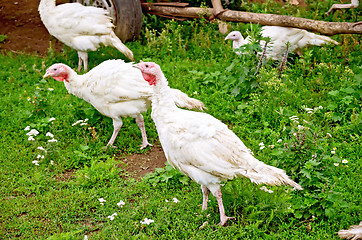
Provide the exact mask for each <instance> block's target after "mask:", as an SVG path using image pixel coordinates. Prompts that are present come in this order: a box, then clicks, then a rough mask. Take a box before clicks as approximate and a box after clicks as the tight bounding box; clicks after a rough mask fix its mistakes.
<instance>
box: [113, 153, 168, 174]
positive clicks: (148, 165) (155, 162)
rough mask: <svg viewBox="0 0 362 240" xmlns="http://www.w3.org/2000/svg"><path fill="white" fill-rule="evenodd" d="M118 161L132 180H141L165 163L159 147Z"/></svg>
mask: <svg viewBox="0 0 362 240" xmlns="http://www.w3.org/2000/svg"><path fill="white" fill-rule="evenodd" d="M118 159H119V160H120V161H122V164H120V165H121V167H122V168H124V167H123V166H126V168H125V171H127V173H128V174H129V175H130V176H129V177H133V178H142V177H143V176H144V175H146V174H147V173H149V172H154V171H155V169H156V168H162V167H164V166H165V162H166V161H167V160H166V157H165V154H164V153H163V150H162V147H161V146H153V147H151V149H150V151H148V152H147V153H146V154H141V153H139V154H134V155H130V156H127V157H122V158H118Z"/></svg>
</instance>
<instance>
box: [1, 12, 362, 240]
mask: <svg viewBox="0 0 362 240" xmlns="http://www.w3.org/2000/svg"><path fill="white" fill-rule="evenodd" d="M313 6H314V5H313ZM291 8H292V9H294V8H293V7H291ZM324 8H325V9H326V10H327V9H328V8H327V7H325V6H324ZM324 8H323V11H324ZM257 9H258V11H261V9H263V8H262V7H260V8H257ZM264 9H265V8H264ZM283 11H284V8H283ZM285 11H286V10H285ZM321 11H322V10H321ZM347 11H351V12H353V13H355V11H356V10H347ZM298 14H301V13H298ZM303 14H304V15H302V16H304V17H308V15H306V14H308V13H307V12H303ZM336 16H338V14H337V13H336V14H334V15H333V16H332V17H334V18H336ZM343 16H346V18H347V15H343ZM310 18H311V17H310ZM325 20H330V19H329V18H327V19H325ZM145 23H146V24H145V28H144V29H143V33H144V35H143V38H141V39H140V40H138V41H136V42H132V43H127V45H128V46H129V48H130V49H132V51H133V52H134V55H135V58H136V59H137V60H138V61H139V60H141V59H142V60H144V61H146V60H150V61H154V62H156V63H158V64H159V65H160V66H161V68H162V69H163V71H164V73H165V76H166V77H167V78H168V80H169V83H170V85H171V86H172V87H175V88H179V89H181V90H182V91H184V92H186V93H187V94H189V95H190V96H193V97H196V98H198V99H200V100H202V101H204V103H205V104H206V106H207V107H208V110H207V112H208V113H209V114H211V115H213V116H215V117H217V118H218V119H220V120H221V121H223V122H224V123H226V124H227V125H228V126H229V127H230V128H231V129H232V130H233V131H234V132H235V133H236V134H237V135H238V136H239V137H240V138H241V139H242V140H243V142H244V143H245V144H246V145H247V146H248V147H250V149H251V150H252V151H253V152H254V154H255V156H256V157H257V158H258V159H260V160H262V161H264V162H266V163H268V164H271V165H273V166H277V167H280V168H283V169H285V170H286V171H287V173H288V174H289V175H290V176H291V177H292V178H293V179H295V180H296V181H298V182H299V183H301V185H302V186H303V187H304V188H305V190H304V191H301V192H297V191H291V189H290V188H288V187H268V188H269V189H272V190H273V191H274V193H273V194H269V193H266V192H264V191H261V190H260V189H259V188H260V186H257V185H255V184H252V183H250V181H249V180H247V179H235V180H233V181H230V182H228V183H226V185H225V186H224V187H223V194H224V204H225V207H226V212H227V214H228V215H230V216H235V217H236V221H232V222H230V224H229V226H228V227H220V226H218V225H217V224H218V222H219V213H218V207H217V203H216V200H215V198H214V197H211V198H210V203H209V208H208V210H207V211H206V212H202V211H201V203H202V194H201V191H200V187H199V186H198V185H197V184H196V183H194V182H192V181H190V180H188V179H187V178H185V177H184V176H183V175H181V174H180V173H178V172H177V171H176V170H174V169H172V168H171V167H169V166H168V167H166V168H164V169H162V170H161V169H160V170H157V171H156V172H155V173H152V174H150V175H148V176H147V177H146V178H144V179H143V180H142V181H138V180H135V179H132V178H128V174H127V172H125V171H124V168H125V166H124V165H123V164H121V163H120V162H119V161H117V160H115V156H126V155H129V154H132V153H145V152H147V151H148V150H142V151H141V150H139V145H140V143H141V134H140V132H139V129H138V127H137V125H136V123H135V121H134V120H133V119H131V118H126V119H124V125H123V128H122V130H121V132H120V135H119V136H118V138H117V140H116V145H117V146H119V148H118V149H113V150H110V151H103V147H104V145H105V144H106V143H107V141H108V139H109V137H110V135H111V132H112V128H113V127H112V121H111V119H109V118H107V117H104V116H102V115H101V114H99V113H98V112H97V111H96V110H94V109H93V107H92V106H91V105H89V104H88V103H86V102H84V101H82V100H80V99H78V98H76V97H74V96H72V95H69V94H68V93H67V92H66V89H65V88H64V86H63V84H62V83H60V82H57V81H55V80H53V79H47V80H43V79H42V76H43V74H44V73H45V69H46V68H47V67H48V66H50V65H51V64H53V63H55V62H63V63H66V64H68V65H70V66H72V67H73V68H75V67H76V64H77V55H76V52H75V51H73V50H71V49H69V48H66V47H65V51H64V53H63V54H60V53H57V52H53V51H52V50H50V51H49V56H47V57H44V58H39V57H34V56H28V55H15V54H12V53H6V54H5V53H4V54H2V55H0V61H1V63H2V64H1V65H0V80H1V82H2V83H3V84H2V88H1V94H0V99H1V102H2V107H1V111H0V117H1V122H0V126H1V127H0V131H1V136H2V137H1V140H0V141H1V142H0V143H1V146H2V151H1V152H0V163H1V164H0V182H1V184H0V197H1V199H2V201H1V202H0V209H1V212H0V222H1V224H0V235H1V236H2V238H3V239H13V238H20V239H33V238H36V239H46V238H51V239H83V237H84V235H88V237H89V239H338V237H337V235H336V234H335V233H336V232H337V231H338V230H340V229H343V228H344V229H346V228H348V227H349V226H350V225H352V224H357V223H359V221H360V220H361V216H360V212H361V206H360V202H361V192H362V191H361V174H360V169H361V156H362V150H361V144H362V140H361V135H362V129H361V123H362V117H361V96H362V91H361V90H362V71H361V70H362V62H361V61H362V59H361V57H360V55H361V44H360V43H361V38H360V36H356V35H340V36H334V37H333V38H334V39H335V40H337V41H339V42H341V43H342V44H341V45H340V46H323V47H310V48H307V49H305V50H304V55H303V57H298V56H295V55H292V56H291V57H290V58H289V60H288V63H287V67H286V69H285V70H284V71H283V73H282V75H281V76H280V77H279V74H278V66H279V63H273V62H266V63H265V64H264V65H263V67H262V69H261V70H260V72H259V73H258V74H256V73H255V66H256V64H257V61H258V59H257V58H256V57H255V56H254V55H243V56H241V57H237V56H236V55H235V54H234V53H233V52H232V49H231V43H230V42H225V41H224V36H223V35H222V34H220V33H219V32H218V31H217V26H215V25H213V24H210V23H207V24H204V23H203V21H188V22H185V23H183V24H180V23H179V22H173V21H165V22H161V21H160V20H159V19H158V18H153V17H148V18H147V22H145ZM151 26H162V27H163V28H162V30H161V31H159V32H153V31H151V30H148V28H150V27H151ZM232 26H233V28H234V29H239V30H246V29H250V25H249V24H232ZM254 27H255V25H254ZM110 58H123V55H122V54H120V53H118V52H117V51H116V50H114V49H111V48H102V49H100V50H99V51H97V52H93V53H90V57H89V59H90V67H94V66H96V65H98V64H99V63H101V62H103V61H104V60H106V59H110ZM253 66H254V68H253ZM245 69H248V70H247V71H249V72H248V74H246V76H244V75H243V73H244V72H245V71H246V70H245ZM240 76H243V78H242V77H240ZM319 106H322V107H321V108H320V107H319ZM306 108H310V109H312V110H308V109H307V110H306ZM308 111H309V112H310V113H308ZM293 116H296V117H297V118H298V119H297V120H294V121H293V120H292V119H293ZM291 117H292V118H291ZM50 118H55V120H53V121H51V122H49V119H50ZM80 119H83V120H84V119H89V120H88V122H87V123H88V125H86V126H80V125H79V124H78V125H76V126H72V124H73V123H75V122H76V121H77V120H80ZM294 119H295V118H294ZM295 121H298V123H297V122H295ZM145 122H146V126H147V133H148V136H149V141H150V142H151V143H156V142H157V141H158V139H157V132H156V129H155V126H154V124H153V122H152V120H151V118H150V111H149V112H148V113H147V114H145ZM298 125H301V126H303V127H304V128H302V127H300V126H299V127H298ZM26 126H30V127H31V128H32V129H37V130H38V131H39V135H37V136H36V137H35V139H36V140H35V141H28V136H27V135H26V133H27V131H24V128H25V127H26ZM89 127H91V129H89ZM47 132H50V133H52V134H53V135H54V138H55V139H56V140H57V142H48V140H49V139H51V138H50V137H48V136H46V133H47ZM279 139H281V142H278V140H279ZM261 142H263V143H264V145H265V148H264V149H261V147H260V143H261ZM39 146H42V147H43V148H44V149H45V150H46V152H45V151H43V150H40V149H37V147H39ZM334 148H335V149H334ZM331 151H335V153H334V154H332V153H331ZM315 154H316V155H315ZM38 155H43V156H44V158H40V159H38V160H39V166H36V165H35V164H33V163H32V161H34V160H36V159H37V156H38ZM344 159H346V160H348V163H346V164H344V163H343V162H342V161H343V160H344ZM151 160H152V159H151ZM334 163H338V164H339V165H338V166H335V165H334ZM69 171H71V172H73V177H72V178H65V177H62V176H63V174H64V173H67V172H69ZM64 178H65V180H64ZM99 198H104V199H106V202H105V203H104V205H101V204H100V202H99V201H98V199H99ZM173 198H177V199H178V200H179V201H180V202H179V203H174V202H173V201H172V199H173ZM120 200H123V201H124V202H125V205H124V206H123V207H119V206H117V203H118V202H119V201H120ZM166 200H168V202H166ZM115 212H116V213H117V214H118V215H117V216H116V217H115V219H114V220H113V221H111V220H110V219H109V218H107V216H110V215H112V214H113V213H115ZM144 218H150V219H152V220H154V221H155V222H154V223H151V224H150V225H143V224H141V223H140V221H141V220H143V219H144ZM205 222H208V223H207V224H206V226H204V227H203V228H200V226H201V225H203V224H204V223H205Z"/></svg>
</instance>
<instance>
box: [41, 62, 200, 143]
mask: <svg viewBox="0 0 362 240" xmlns="http://www.w3.org/2000/svg"><path fill="white" fill-rule="evenodd" d="M48 76H50V77H52V78H54V79H55V80H57V81H63V82H64V86H65V87H66V89H67V90H68V92H69V93H71V94H73V95H75V96H77V97H79V98H81V99H83V100H85V101H87V102H88V103H90V104H92V105H93V106H94V107H95V108H96V109H97V110H98V111H99V112H100V113H101V114H103V115H105V116H107V117H110V118H112V119H113V127H114V131H113V134H112V137H111V139H110V140H109V142H108V144H107V147H108V146H112V145H113V143H114V140H115V139H116V137H117V135H118V132H119V131H120V129H121V127H122V117H133V118H136V122H137V125H138V127H139V128H140V130H141V133H142V145H141V149H142V148H145V147H147V146H149V145H150V144H149V142H148V140H147V135H146V130H145V125H144V120H143V116H142V113H143V112H146V111H147V109H148V108H149V107H150V106H151V98H152V93H153V88H152V87H151V86H150V85H149V84H147V83H146V82H145V81H144V79H143V77H142V74H141V73H140V71H139V70H137V69H135V68H134V67H132V63H125V62H124V61H123V60H108V61H105V62H103V63H101V64H99V65H98V66H96V67H95V68H93V69H92V70H90V71H89V72H88V73H86V74H83V75H78V74H77V73H76V72H75V71H74V70H72V69H71V68H70V67H69V66H67V65H65V64H62V63H58V64H54V65H52V66H51V67H49V68H48V69H47V70H46V73H45V75H44V76H43V77H44V78H46V77H48ZM170 92H171V94H172V99H173V101H174V102H175V103H176V104H177V105H178V106H180V107H186V108H189V109H191V108H194V109H198V110H203V108H204V104H203V103H202V102H201V101H199V100H196V99H193V98H190V97H188V96H187V94H185V93H183V92H181V91H180V90H177V89H171V88H170Z"/></svg>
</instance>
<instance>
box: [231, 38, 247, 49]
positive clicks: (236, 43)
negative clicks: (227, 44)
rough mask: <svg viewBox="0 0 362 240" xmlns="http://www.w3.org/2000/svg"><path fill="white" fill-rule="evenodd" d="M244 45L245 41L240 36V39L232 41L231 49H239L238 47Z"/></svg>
mask: <svg viewBox="0 0 362 240" xmlns="http://www.w3.org/2000/svg"><path fill="white" fill-rule="evenodd" d="M244 44H246V42H245V39H244V37H243V36H241V38H240V39H238V40H236V41H235V40H234V41H233V48H239V47H241V46H243V45H244Z"/></svg>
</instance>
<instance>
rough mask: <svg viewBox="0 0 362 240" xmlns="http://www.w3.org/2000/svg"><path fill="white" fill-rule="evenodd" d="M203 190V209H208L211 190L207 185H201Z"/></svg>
mask: <svg viewBox="0 0 362 240" xmlns="http://www.w3.org/2000/svg"><path fill="white" fill-rule="evenodd" d="M201 191H202V196H203V200H202V210H206V209H207V201H208V200H209V194H210V190H209V189H208V188H207V187H206V186H204V185H201Z"/></svg>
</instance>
